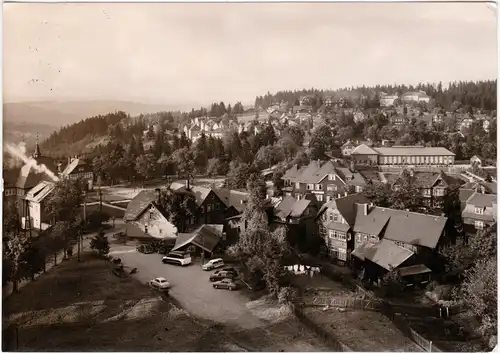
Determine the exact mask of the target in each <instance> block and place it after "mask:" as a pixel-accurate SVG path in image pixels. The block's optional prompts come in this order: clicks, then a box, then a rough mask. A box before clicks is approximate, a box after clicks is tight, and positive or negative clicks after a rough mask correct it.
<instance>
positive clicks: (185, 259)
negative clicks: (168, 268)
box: [161, 251, 192, 266]
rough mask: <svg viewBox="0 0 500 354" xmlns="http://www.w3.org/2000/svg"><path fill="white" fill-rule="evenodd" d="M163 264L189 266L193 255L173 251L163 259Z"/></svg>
mask: <svg viewBox="0 0 500 354" xmlns="http://www.w3.org/2000/svg"><path fill="white" fill-rule="evenodd" d="M161 261H162V263H163V264H175V265H180V266H187V265H189V264H191V262H192V261H191V256H190V255H189V254H187V253H183V252H176V251H172V252H170V253H169V254H167V255H166V256H165V257H163V258H162V259H161Z"/></svg>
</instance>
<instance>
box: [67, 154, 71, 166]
mask: <svg viewBox="0 0 500 354" xmlns="http://www.w3.org/2000/svg"><path fill="white" fill-rule="evenodd" d="M70 163H71V157H69V156H68V165H69V164H70Z"/></svg>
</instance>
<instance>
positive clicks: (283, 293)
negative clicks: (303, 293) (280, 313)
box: [278, 286, 298, 305]
mask: <svg viewBox="0 0 500 354" xmlns="http://www.w3.org/2000/svg"><path fill="white" fill-rule="evenodd" d="M297 298H298V293H297V290H296V289H294V288H292V287H290V286H286V287H284V288H281V289H280V291H279V293H278V302H279V303H280V304H283V305H288V304H291V303H293V302H294V301H295V300H296V299H297Z"/></svg>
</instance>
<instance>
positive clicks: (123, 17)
mask: <svg viewBox="0 0 500 354" xmlns="http://www.w3.org/2000/svg"><path fill="white" fill-rule="evenodd" d="M3 41H4V86H3V87H4V99H5V100H6V101H19V100H30V99H67V98H71V99H89V98H92V99H94V98H101V99H119V100H134V101H141V102H157V103H182V102H193V101H196V102H202V103H207V102H211V101H214V100H217V101H220V100H224V101H225V102H234V101H236V100H241V101H243V102H244V103H245V102H253V100H254V98H255V96H256V95H261V94H264V93H266V92H267V91H271V92H274V91H277V90H282V89H299V88H304V87H307V88H310V87H316V88H324V89H326V88H338V87H344V86H351V85H353V86H356V85H363V84H365V85H374V84H378V83H380V84H384V83H407V84H411V83H417V82H418V81H424V82H427V81H430V82H437V81H443V82H448V81H450V80H479V79H494V78H496V76H497V38H496V13H495V11H494V10H493V9H492V8H490V7H489V6H487V5H486V4H484V3H475V4H471V3H462V4H459V3H449V4H440V3H421V4H415V3H399V4H387V3H384V4H368V3H351V4H345V3H343V4H341V3H328V4H326V3H323V4H319V3H316V4H293V3H286V4H269V3H268V4H265V3H260V4H224V3H219V4H123V3H122V4H99V3H98V4H6V5H4V38H3Z"/></svg>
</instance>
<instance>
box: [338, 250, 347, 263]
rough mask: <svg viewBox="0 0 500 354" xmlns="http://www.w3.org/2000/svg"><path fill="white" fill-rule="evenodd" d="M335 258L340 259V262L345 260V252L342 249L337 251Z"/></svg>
mask: <svg viewBox="0 0 500 354" xmlns="http://www.w3.org/2000/svg"><path fill="white" fill-rule="evenodd" d="M337 258H338V259H340V260H341V261H345V260H347V252H346V250H345V249H344V248H339V249H338V255H337Z"/></svg>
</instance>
